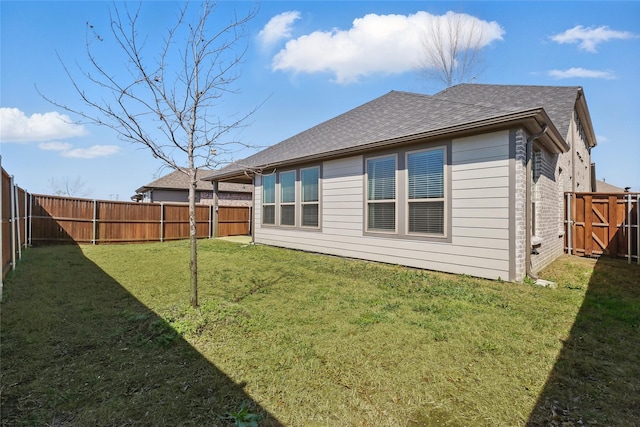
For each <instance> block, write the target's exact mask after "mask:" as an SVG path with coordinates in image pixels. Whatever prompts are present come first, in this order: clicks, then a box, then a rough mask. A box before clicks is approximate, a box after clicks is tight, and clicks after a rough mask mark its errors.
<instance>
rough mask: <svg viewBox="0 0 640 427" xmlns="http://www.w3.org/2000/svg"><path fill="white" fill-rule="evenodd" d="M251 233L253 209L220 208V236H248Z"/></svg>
mask: <svg viewBox="0 0 640 427" xmlns="http://www.w3.org/2000/svg"><path fill="white" fill-rule="evenodd" d="M250 233H251V208H247V207H244V206H220V207H219V208H218V236H221V237H222V236H246V235H248V234H250Z"/></svg>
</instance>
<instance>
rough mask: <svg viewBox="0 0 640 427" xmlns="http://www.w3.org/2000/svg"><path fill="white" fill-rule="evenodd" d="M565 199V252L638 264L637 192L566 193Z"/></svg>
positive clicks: (639, 237) (639, 258) (639, 209)
mask: <svg viewBox="0 0 640 427" xmlns="http://www.w3.org/2000/svg"><path fill="white" fill-rule="evenodd" d="M566 203H567V206H566V212H567V220H566V221H565V233H566V234H567V244H566V247H565V249H566V250H567V253H572V254H574V255H581V256H600V255H610V256H620V257H625V258H627V259H628V261H629V263H631V262H633V260H634V259H635V260H636V262H637V263H638V264H640V257H639V256H638V251H639V247H640V218H639V217H640V213H639V211H640V207H639V205H640V193H613V194H608V193H567V197H566ZM634 229H635V231H634Z"/></svg>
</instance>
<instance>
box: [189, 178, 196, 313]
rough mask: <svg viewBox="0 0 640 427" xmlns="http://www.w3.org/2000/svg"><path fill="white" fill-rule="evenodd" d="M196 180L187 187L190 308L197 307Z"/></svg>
mask: <svg viewBox="0 0 640 427" xmlns="http://www.w3.org/2000/svg"><path fill="white" fill-rule="evenodd" d="M196 231H197V230H196V180H195V174H194V176H193V177H191V185H190V186H189V244H190V247H191V257H190V261H189V268H190V271H191V279H190V283H191V307H193V308H196V307H198V239H197V233H196Z"/></svg>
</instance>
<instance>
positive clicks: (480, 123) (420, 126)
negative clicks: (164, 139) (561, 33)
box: [205, 85, 578, 180]
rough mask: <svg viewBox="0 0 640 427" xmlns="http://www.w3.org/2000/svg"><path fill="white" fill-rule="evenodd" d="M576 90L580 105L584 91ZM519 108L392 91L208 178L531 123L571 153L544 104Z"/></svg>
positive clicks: (554, 145)
mask: <svg viewBox="0 0 640 427" xmlns="http://www.w3.org/2000/svg"><path fill="white" fill-rule="evenodd" d="M463 86H466V85H463ZM469 86H475V85H469ZM452 89H453V88H452ZM450 90H451V89H450ZM572 90H573V94H574V95H573V102H574V103H575V100H576V96H577V95H576V94H577V91H578V88H573V89H572ZM545 93H546V91H545ZM551 93H552V91H549V94H551ZM510 96H514V97H515V94H514V93H511V94H510ZM528 96H531V95H530V94H529V95H528ZM565 98H567V96H566V94H563V96H562V99H565ZM528 99H529V98H528ZM513 104H514V105H511V104H510V103H509V102H498V100H496V102H495V103H487V102H484V103H483V102H469V100H468V99H467V98H465V97H462V98H460V99H458V96H455V94H454V93H453V92H449V93H448V94H446V93H445V92H441V93H440V94H437V95H435V96H429V95H422V94H416V93H408V92H397V91H392V92H389V93H387V94H386V95H383V96H381V97H379V98H377V99H374V100H373V101H370V102H368V103H366V104H363V105H361V106H359V107H356V108H354V109H353V110H350V111H348V112H346V113H344V114H342V115H339V116H337V117H335V118H333V119H330V120H327V121H326V122H323V123H321V124H319V125H317V126H315V127H312V128H310V129H308V130H305V131H303V132H301V133H299V134H297V135H295V136H293V137H291V138H289V139H286V140H284V141H282V142H280V143H278V144H276V145H273V146H271V147H269V148H266V149H265V150H262V151H260V152H259V153H256V154H254V155H253V156H250V157H248V158H246V159H244V160H242V161H239V162H237V163H236V164H233V165H230V166H227V167H226V168H223V169H221V170H220V171H217V172H214V173H212V174H211V176H209V177H207V178H205V179H208V180H213V179H216V180H217V179H224V178H230V177H232V176H234V175H237V174H238V173H239V172H240V171H243V170H251V169H268V168H271V167H276V166H282V165H286V164H290V163H294V162H300V161H313V160H315V159H318V158H326V157H330V156H338V155H344V154H349V153H355V152H361V151H364V150H367V149H373V148H379V147H385V146H388V145H392V144H396V143H402V142H408V141H412V140H416V139H420V138H430V137H442V136H445V135H452V134H455V133H462V132H468V131H471V130H478V129H482V128H486V129H491V128H492V127H493V128H495V127H497V126H504V125H505V124H506V123H510V122H524V121H527V123H528V125H531V126H533V124H534V123H535V125H536V126H537V127H538V130H539V127H540V125H541V124H542V123H546V124H548V125H549V131H548V133H547V135H545V138H547V139H548V141H549V147H550V149H551V150H554V151H567V150H568V145H567V143H566V141H565V138H566V133H560V132H559V131H558V129H557V128H556V127H555V122H554V121H552V120H551V118H550V117H549V116H548V113H547V112H546V109H545V108H543V107H546V106H544V104H543V103H542V102H538V103H533V102H531V100H530V99H529V101H527V102H524V101H523V102H515V101H514V102H513ZM557 104H558V107H557V108H558V109H562V108H565V107H566V108H567V109H568V110H569V113H568V114H569V117H571V112H572V111H573V104H571V105H568V104H567V105H566V106H565V105H564V104H562V105H560V104H561V102H558V103H557ZM553 107H554V108H555V105H554V106H553ZM554 108H552V111H553V110H554ZM557 115H559V113H558V114H557ZM531 119H533V120H531ZM534 120H535V122H534ZM567 126H568V125H567ZM536 132H537V130H536Z"/></svg>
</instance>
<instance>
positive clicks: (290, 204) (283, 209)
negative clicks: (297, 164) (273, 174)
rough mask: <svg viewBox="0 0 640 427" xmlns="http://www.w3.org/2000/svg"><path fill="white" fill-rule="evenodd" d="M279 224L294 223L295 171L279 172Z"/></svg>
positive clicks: (290, 224) (292, 224)
mask: <svg viewBox="0 0 640 427" xmlns="http://www.w3.org/2000/svg"><path fill="white" fill-rule="evenodd" d="M280 225H288V226H295V225H296V172H295V171H290V172H282V173H281V174H280Z"/></svg>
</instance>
